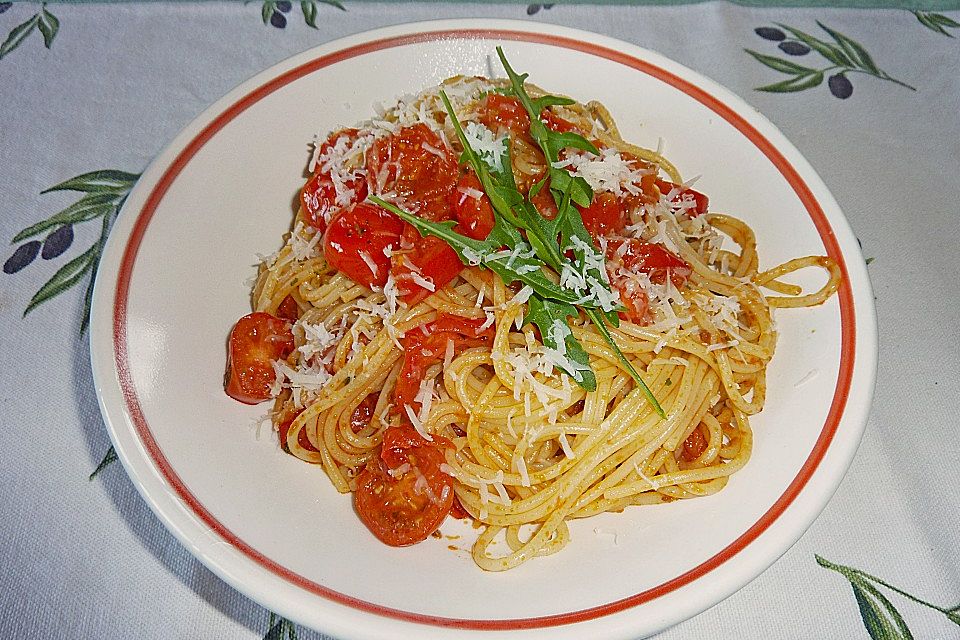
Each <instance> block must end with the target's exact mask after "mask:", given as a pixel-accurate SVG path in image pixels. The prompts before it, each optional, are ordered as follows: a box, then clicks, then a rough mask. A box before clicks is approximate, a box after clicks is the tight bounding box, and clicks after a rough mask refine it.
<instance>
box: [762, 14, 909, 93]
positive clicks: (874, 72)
mask: <svg viewBox="0 0 960 640" xmlns="http://www.w3.org/2000/svg"><path fill="white" fill-rule="evenodd" d="M817 25H819V26H820V28H821V29H823V31H825V32H826V33H827V35H829V36H830V38H831V40H832V41H826V40H821V39H819V38H816V37H814V36H812V35H810V34H808V33H805V32H803V31H801V30H800V29H795V28H793V27H789V26H787V25H785V24H780V23H776V26H775V27H757V28H756V29H754V33H756V34H757V35H758V36H759V37H761V38H763V39H764V40H767V41H769V42H776V43H777V48H778V49H779V50H780V51H782V52H783V53H785V54H787V55H788V56H792V57H798V58H799V57H803V56H806V55H809V54H816V55H819V56H820V57H821V58H823V59H824V61H825V62H827V63H829V64H827V66H821V65H820V64H818V63H816V62H815V61H814V62H813V65H814V66H808V65H804V64H799V63H797V62H793V61H792V60H787V59H785V58H779V57H777V56H772V55H767V54H764V53H760V52H757V51H753V50H752V49H744V51H746V52H747V53H749V54H750V55H751V56H753V57H754V59H755V60H757V61H758V62H760V63H761V64H763V65H764V66H767V67H769V68H771V69H773V70H774V71H778V72H780V73H783V74H786V75H788V76H790V77H789V78H787V79H785V80H781V81H780V82H774V83H772V84H767V85H763V86H762V87H757V89H756V90H757V91H766V92H769V93H793V92H796V91H803V90H805V89H812V88H813V87H817V86H819V85H820V84H821V83H822V82H823V79H824V77H827V87H828V88H829V89H830V93H831V94H833V95H834V97H837V98H840V99H841V100H845V99H847V98H849V97H850V96H851V95H853V82H852V81H851V80H850V78H849V77H848V76H849V75H852V74H855V73H863V74H866V75H869V76H873V77H874V78H879V79H881V80H887V81H889V82H893V83H895V84H898V85H900V86H902V87H906V88H907V89H910V90H911V91H916V89H915V88H914V87H911V86H910V85H908V84H907V83H905V82H901V81H900V80H897V79H896V78H893V77H891V76H890V75H889V74H887V73H886V72H885V71H883V70H882V69H880V67H878V66H877V63H876V62H874V60H873V57H872V56H871V55H870V53H869V52H868V51H867V50H866V49H865V48H864V47H863V45H861V44H860V43H859V42H857V41H856V40H854V39H853V38H850V37H849V36H846V35H844V34H842V33H840V32H839V31H836V30H834V29H831V28H830V27H828V26H826V25H824V24H823V23H822V22H820V21H817Z"/></svg>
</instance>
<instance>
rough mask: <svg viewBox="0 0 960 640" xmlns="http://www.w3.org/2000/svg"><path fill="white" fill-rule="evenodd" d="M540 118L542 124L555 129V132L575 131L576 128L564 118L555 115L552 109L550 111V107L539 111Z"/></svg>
mask: <svg viewBox="0 0 960 640" xmlns="http://www.w3.org/2000/svg"><path fill="white" fill-rule="evenodd" d="M540 119H541V120H542V121H543V124H545V125H547V127H549V128H550V129H552V130H554V131H556V132H557V133H567V132H568V131H577V128H576V127H575V126H573V123H572V122H569V121H568V120H564V119H563V118H561V117H560V116H558V115H556V114H555V113H554V112H553V111H550V109H544V110H543V111H541V112H540Z"/></svg>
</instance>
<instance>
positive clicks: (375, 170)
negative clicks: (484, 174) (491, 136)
mask: <svg viewBox="0 0 960 640" xmlns="http://www.w3.org/2000/svg"><path fill="white" fill-rule="evenodd" d="M457 176H458V170H457V161H456V159H455V158H454V156H453V154H452V153H451V152H450V150H449V149H447V147H446V145H444V143H443V140H441V139H440V136H438V135H437V134H436V133H434V132H433V131H431V130H430V129H429V128H428V127H427V126H426V125H424V124H416V125H413V126H412V127H404V128H403V129H400V131H398V132H397V133H395V134H394V135H392V136H388V137H386V138H380V139H379V140H377V141H376V142H375V143H373V145H371V147H370V148H369V149H368V150H367V181H368V186H369V191H370V192H371V193H375V194H381V193H388V192H391V193H395V194H396V195H397V196H399V197H400V198H401V199H402V200H403V201H405V202H407V203H409V204H410V205H411V208H412V209H414V211H413V213H416V214H417V215H419V216H420V217H421V218H426V219H428V220H448V219H449V217H450V205H449V197H450V192H452V191H453V189H454V187H455V185H456V182H457Z"/></svg>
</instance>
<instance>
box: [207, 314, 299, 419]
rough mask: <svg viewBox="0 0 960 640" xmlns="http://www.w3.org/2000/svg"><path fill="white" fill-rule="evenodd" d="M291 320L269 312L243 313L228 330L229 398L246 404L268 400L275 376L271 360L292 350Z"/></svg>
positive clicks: (226, 385)
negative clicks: (288, 320)
mask: <svg viewBox="0 0 960 640" xmlns="http://www.w3.org/2000/svg"><path fill="white" fill-rule="evenodd" d="M293 346H294V344H293V333H292V331H291V328H290V323H289V322H287V321H286V320H282V319H280V318H277V317H274V316H272V315H270V314H269V313H263V312H260V311H258V312H255V313H251V314H248V315H245V316H243V317H242V318H240V319H239V320H238V321H237V324H235V325H234V326H233V330H232V331H231V332H230V339H229V341H228V349H227V370H226V374H225V376H224V381H225V384H224V389H225V390H226V392H227V395H229V396H230V397H231V398H234V399H236V400H239V401H240V402H243V403H245V404H258V403H260V402H263V401H265V400H269V399H270V397H271V396H270V388H271V387H272V386H273V383H274V382H275V381H276V379H277V375H276V372H275V371H274V369H273V362H274V360H281V359H283V358H286V357H287V356H288V355H290V352H291V351H293Z"/></svg>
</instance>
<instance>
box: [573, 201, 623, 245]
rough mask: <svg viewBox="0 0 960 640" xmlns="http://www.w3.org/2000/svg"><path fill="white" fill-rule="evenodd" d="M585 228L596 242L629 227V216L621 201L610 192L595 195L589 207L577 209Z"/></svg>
mask: <svg viewBox="0 0 960 640" xmlns="http://www.w3.org/2000/svg"><path fill="white" fill-rule="evenodd" d="M577 208H578V209H580V217H581V218H583V226H585V227H586V228H587V231H589V232H590V235H591V236H592V237H593V239H594V241H596V240H597V239H598V238H599V237H601V236H607V235H610V234H612V233H619V232H620V231H622V230H623V228H624V227H625V226H626V225H627V214H626V212H625V211H624V210H623V208H622V207H621V206H620V201H619V200H617V197H616V196H615V195H613V194H612V193H610V192H609V191H604V192H603V193H595V194H594V195H593V202H591V203H590V206H589V207H583V208H580V207H577Z"/></svg>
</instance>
